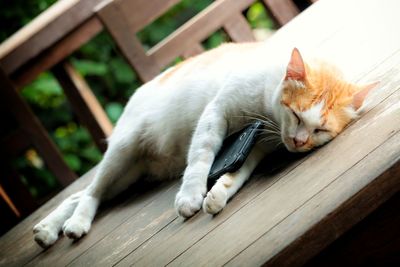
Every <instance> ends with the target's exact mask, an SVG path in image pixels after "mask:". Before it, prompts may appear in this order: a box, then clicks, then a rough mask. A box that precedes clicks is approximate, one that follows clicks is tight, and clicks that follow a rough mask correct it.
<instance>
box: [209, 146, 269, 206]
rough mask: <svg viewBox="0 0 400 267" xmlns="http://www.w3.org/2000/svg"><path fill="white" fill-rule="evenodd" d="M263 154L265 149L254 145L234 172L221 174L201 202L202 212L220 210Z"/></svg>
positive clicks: (247, 176)
mask: <svg viewBox="0 0 400 267" xmlns="http://www.w3.org/2000/svg"><path fill="white" fill-rule="evenodd" d="M264 155H265V151H264V150H263V149H261V148H260V147H259V146H255V147H254V148H253V149H252V151H251V152H250V154H249V156H248V157H247V159H246V161H245V162H244V164H243V166H242V167H241V168H240V169H239V170H238V171H236V172H234V173H227V174H224V175H222V176H221V177H220V178H219V179H218V180H217V182H216V183H215V184H214V186H213V187H212V188H211V190H210V191H209V192H208V193H207V196H206V198H205V199H204V202H203V210H204V212H207V213H210V214H216V213H218V212H220V211H221V210H222V209H223V208H224V207H225V206H226V203H227V201H228V200H229V199H230V198H231V197H232V196H233V195H234V194H235V193H236V192H237V191H238V190H239V189H240V188H241V187H242V185H243V184H244V182H245V181H246V180H247V179H248V178H249V177H250V175H251V173H252V172H253V171H254V169H255V168H256V167H257V165H258V163H259V162H260V161H261V160H262V158H263V157H264Z"/></svg>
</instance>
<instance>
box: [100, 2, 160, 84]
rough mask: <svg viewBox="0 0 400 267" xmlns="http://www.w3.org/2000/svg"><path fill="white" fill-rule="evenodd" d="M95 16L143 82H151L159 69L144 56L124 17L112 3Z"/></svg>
mask: <svg viewBox="0 0 400 267" xmlns="http://www.w3.org/2000/svg"><path fill="white" fill-rule="evenodd" d="M97 14H98V16H99V18H100V19H101V21H102V22H103V24H104V25H105V27H106V28H107V30H108V31H109V33H110V34H111V35H112V37H113V38H114V41H115V42H116V43H117V45H118V47H119V48H120V50H121V52H122V54H123V55H124V57H125V58H126V60H127V61H128V63H129V64H131V66H132V67H133V68H134V69H135V70H136V72H137V74H138V76H139V78H140V79H141V80H142V81H143V82H147V81H149V80H151V79H152V78H154V77H155V76H156V75H157V74H159V73H160V70H161V68H160V67H159V65H158V64H157V62H156V61H154V60H153V59H152V58H149V57H148V56H146V52H145V51H144V48H143V47H142V45H141V43H140V41H139V40H138V38H137V37H136V33H135V32H134V31H133V30H132V29H131V28H130V27H129V25H128V24H127V21H126V19H125V18H124V15H123V14H122V12H121V11H120V10H119V8H118V6H116V5H115V4H114V2H110V3H109V4H107V5H106V6H104V7H102V8H101V9H99V10H98V11H97Z"/></svg>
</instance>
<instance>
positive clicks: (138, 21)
mask: <svg viewBox="0 0 400 267" xmlns="http://www.w3.org/2000/svg"><path fill="white" fill-rule="evenodd" d="M113 2H114V4H115V5H116V6H117V8H118V10H119V11H120V12H121V13H122V14H123V16H124V18H125V19H126V22H127V24H128V25H129V28H131V29H132V31H133V32H138V31H140V30H142V29H143V28H144V27H145V26H146V25H149V24H150V23H151V22H153V21H154V20H155V19H157V18H158V17H160V16H161V15H162V14H164V13H165V12H167V11H168V9H170V8H171V7H173V6H174V5H176V4H178V3H179V2H180V0H135V1H126V0H114V1H113ZM132 10H134V11H135V16H132Z"/></svg>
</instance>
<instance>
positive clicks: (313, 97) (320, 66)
mask: <svg viewBox="0 0 400 267" xmlns="http://www.w3.org/2000/svg"><path fill="white" fill-rule="evenodd" d="M359 89H360V88H359V87H358V86H356V85H353V84H350V83H348V82H346V81H344V79H343V78H342V74H341V72H340V71H339V70H338V69H337V68H336V67H334V66H332V65H330V64H328V63H325V62H314V63H313V65H308V64H306V78H305V80H304V81H303V82H299V81H292V80H288V81H285V83H284V89H283V95H282V103H283V104H285V105H286V106H288V107H290V108H292V109H293V110H295V111H300V112H302V111H305V110H308V109H310V108H311V107H312V106H313V105H315V104H318V103H320V102H321V101H323V102H324V106H323V109H322V111H321V113H322V114H321V118H322V124H323V125H324V126H325V127H327V128H329V129H330V130H331V131H333V132H334V133H339V132H340V131H341V130H342V129H343V128H344V127H345V126H346V125H347V124H348V123H349V122H350V120H351V119H352V118H351V116H350V115H349V114H348V112H346V108H347V107H349V106H351V104H352V101H353V95H354V94H355V92H357V91H358V90H359Z"/></svg>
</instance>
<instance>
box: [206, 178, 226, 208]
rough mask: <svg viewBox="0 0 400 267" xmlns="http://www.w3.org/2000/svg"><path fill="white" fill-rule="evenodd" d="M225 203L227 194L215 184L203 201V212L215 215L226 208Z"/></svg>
mask: <svg viewBox="0 0 400 267" xmlns="http://www.w3.org/2000/svg"><path fill="white" fill-rule="evenodd" d="M227 201H228V194H227V192H226V189H225V188H222V187H220V186H219V184H216V185H214V187H213V188H211V190H210V191H209V192H208V193H207V196H206V198H205V199H204V202H203V211H204V212H206V213H209V214H217V213H218V212H220V211H221V210H222V209H223V208H224V207H225V206H226V202H227Z"/></svg>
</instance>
